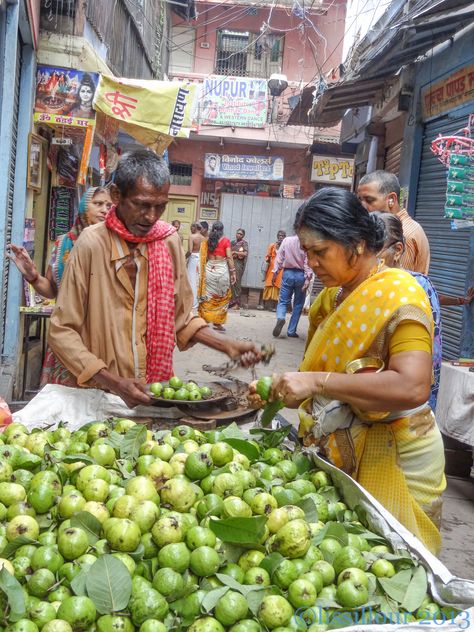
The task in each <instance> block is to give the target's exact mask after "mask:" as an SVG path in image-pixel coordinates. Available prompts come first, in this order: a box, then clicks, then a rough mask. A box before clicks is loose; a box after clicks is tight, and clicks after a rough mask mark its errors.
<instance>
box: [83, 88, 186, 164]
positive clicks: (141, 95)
mask: <svg viewBox="0 0 474 632" xmlns="http://www.w3.org/2000/svg"><path fill="white" fill-rule="evenodd" d="M197 88H198V86H197V84H194V83H182V82H178V81H155V80H140V79H124V78H116V77H108V76H105V75H102V76H101V79H100V82H99V86H98V88H97V91H96V93H95V98H94V108H95V110H97V111H98V112H101V113H102V114H105V115H106V116H109V117H111V118H113V119H115V120H116V121H117V122H118V125H119V127H120V129H122V130H123V131H124V132H126V133H127V134H129V135H130V136H133V138H135V139H136V140H138V141H139V142H140V143H142V144H143V145H145V146H147V147H151V148H152V149H155V151H158V152H160V153H162V152H163V151H164V150H165V149H166V147H168V145H169V144H170V143H171V141H172V140H173V138H188V137H189V132H190V130H191V124H192V121H193V119H194V110H195V105H196V98H197V92H198V90H197Z"/></svg>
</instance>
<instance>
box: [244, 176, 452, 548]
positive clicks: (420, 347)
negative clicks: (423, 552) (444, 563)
mask: <svg viewBox="0 0 474 632" xmlns="http://www.w3.org/2000/svg"><path fill="white" fill-rule="evenodd" d="M295 230H296V231H297V234H298V237H299V239H300V242H301V246H302V248H303V249H304V251H305V252H306V253H307V255H308V263H309V265H310V266H311V268H312V269H313V271H314V272H315V274H316V275H317V276H318V278H319V280H320V281H321V282H322V284H323V285H324V289H323V290H322V291H321V292H320V293H319V294H318V296H317V298H316V300H315V301H314V303H313V305H312V306H311V311H310V315H309V322H310V324H309V331H308V339H307V344H306V349H305V353H304V358H303V361H302V363H301V365H300V367H299V371H298V372H288V373H284V374H282V375H278V376H276V375H274V376H273V380H272V390H271V393H270V398H269V400H270V401H272V400H281V401H283V403H284V404H285V405H286V406H287V407H289V408H298V413H299V418H300V426H299V430H298V435H299V437H300V439H301V440H302V442H303V444H304V445H306V446H310V445H311V446H318V449H319V451H320V453H321V454H322V456H323V457H325V458H327V459H328V460H329V461H330V462H331V463H333V464H334V465H335V466H336V467H338V468H340V469H342V470H344V471H345V472H346V473H347V474H349V475H350V476H352V477H353V478H354V479H355V480H356V481H357V482H358V483H360V484H361V485H362V486H363V487H364V488H365V489H366V490H367V491H368V492H369V493H371V494H372V495H373V496H374V497H375V498H376V499H377V500H378V501H379V502H380V503H381V504H382V505H383V507H385V508H386V510H387V511H389V512H390V513H392V514H393V515H394V516H395V517H396V518H397V520H399V521H400V522H401V523H402V524H403V525H404V526H405V527H406V528H407V529H408V530H409V531H410V532H411V533H413V534H414V535H415V536H416V537H418V538H420V539H421V540H422V541H423V542H424V544H425V545H426V546H427V548H429V549H430V551H432V552H433V553H434V554H437V553H438V552H439V550H440V548H441V535H440V531H439V527H440V521H441V507H442V493H443V491H444V489H445V488H446V479H445V476H444V465H445V461H444V447H443V441H442V438H441V433H440V431H439V429H438V427H437V425H436V419H435V416H434V414H433V411H432V410H431V408H430V406H429V404H428V398H429V396H430V386H431V381H432V371H433V358H432V354H433V339H432V336H433V328H434V327H433V317H432V313H431V307H430V303H429V301H428V298H427V296H426V293H425V291H424V290H423V288H422V287H421V286H420V285H419V284H418V283H417V282H416V281H415V279H414V278H413V276H412V275H411V274H410V273H409V272H407V271H405V270H401V269H396V268H388V267H387V266H386V265H385V263H384V261H383V260H382V259H380V258H379V257H378V253H379V252H380V251H381V249H382V248H383V247H384V241H385V229H384V225H383V223H382V221H381V220H380V219H379V218H378V217H377V216H376V215H374V214H370V213H368V212H367V211H366V210H365V209H364V208H363V207H362V205H361V204H360V202H359V200H358V199H357V198H356V197H355V195H353V194H352V193H350V192H349V191H346V190H344V189H340V188H337V187H326V188H323V189H320V190H319V191H317V192H316V193H315V194H314V195H312V196H311V197H310V198H309V199H308V200H307V201H306V202H305V203H304V204H303V206H302V208H301V209H300V211H299V213H298V215H297V218H296V222H295ZM249 399H250V401H251V403H252V405H254V406H257V407H260V406H261V405H262V402H261V401H260V398H259V397H258V395H257V393H256V383H254V384H252V385H251V387H250V395H249Z"/></svg>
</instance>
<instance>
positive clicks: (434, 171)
mask: <svg viewBox="0 0 474 632" xmlns="http://www.w3.org/2000/svg"><path fill="white" fill-rule="evenodd" d="M465 125H466V116H463V117H458V118H455V117H450V116H444V117H442V118H439V119H437V120H436V121H431V122H429V123H427V124H426V126H425V130H424V136H423V150H422V157H421V165H420V177H419V181H418V195H417V198H416V211H415V219H416V221H417V222H419V223H420V224H421V225H422V226H423V228H424V230H425V232H426V234H427V236H428V239H429V242H430V250H431V263H430V278H431V280H432V281H433V284H434V286H435V287H436V289H437V290H438V291H439V292H441V293H442V294H450V295H453V294H454V295H458V296H464V292H465V283H466V274H467V270H466V262H467V261H468V260H469V237H470V231H469V230H457V231H456V230H451V227H450V221H449V220H447V219H445V218H444V203H445V199H446V169H445V167H444V166H443V165H442V164H441V162H440V161H439V160H438V159H437V158H436V157H435V156H434V155H433V154H432V153H431V149H430V144H431V141H432V140H434V139H435V138H436V137H437V136H438V135H439V134H442V135H445V134H453V133H455V132H457V131H458V130H459V129H462V128H463V127H465ZM441 313H442V323H443V357H444V358H446V359H453V358H458V357H459V347H460V341H461V332H462V317H463V309H462V308H459V307H443V308H442V310H441Z"/></svg>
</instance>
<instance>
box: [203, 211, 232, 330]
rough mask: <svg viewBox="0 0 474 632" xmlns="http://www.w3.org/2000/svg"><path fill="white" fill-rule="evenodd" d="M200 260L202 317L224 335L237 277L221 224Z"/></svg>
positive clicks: (212, 233)
mask: <svg viewBox="0 0 474 632" xmlns="http://www.w3.org/2000/svg"><path fill="white" fill-rule="evenodd" d="M199 257H200V266H199V291H198V301H199V308H198V313H199V316H201V318H203V319H204V320H205V321H206V322H207V323H212V324H213V325H214V329H216V330H217V331H225V328H224V323H225V322H226V320H227V311H228V309H229V303H230V300H231V298H232V290H231V286H232V285H233V284H234V283H235V279H236V276H235V266H234V259H233V257H232V252H231V246H230V239H228V237H224V224H223V223H222V222H219V221H217V222H214V224H213V225H212V229H211V232H210V234H209V238H208V239H205V240H204V241H203V242H202V243H201V249H200V252H199Z"/></svg>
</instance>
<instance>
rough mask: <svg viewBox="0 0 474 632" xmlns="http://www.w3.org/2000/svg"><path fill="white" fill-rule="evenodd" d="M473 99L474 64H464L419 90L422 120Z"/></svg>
mask: <svg viewBox="0 0 474 632" xmlns="http://www.w3.org/2000/svg"><path fill="white" fill-rule="evenodd" d="M473 99H474V64H470V65H469V66H464V67H463V68H461V69H460V70H456V72H453V73H451V74H450V75H448V76H447V77H445V78H444V79H441V80H440V81H437V82H436V83H434V84H431V83H430V84H429V85H428V86H426V87H425V88H423V89H422V91H421V110H422V116H423V120H425V121H427V120H429V119H431V118H434V117H436V116H440V115H441V114H444V113H445V112H448V111H449V110H452V109H453V108H456V107H459V106H460V105H465V104H467V103H469V102H471V101H472V100H473Z"/></svg>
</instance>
